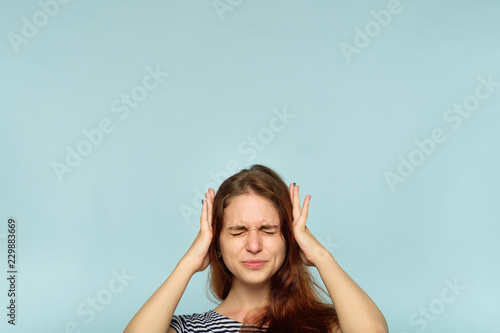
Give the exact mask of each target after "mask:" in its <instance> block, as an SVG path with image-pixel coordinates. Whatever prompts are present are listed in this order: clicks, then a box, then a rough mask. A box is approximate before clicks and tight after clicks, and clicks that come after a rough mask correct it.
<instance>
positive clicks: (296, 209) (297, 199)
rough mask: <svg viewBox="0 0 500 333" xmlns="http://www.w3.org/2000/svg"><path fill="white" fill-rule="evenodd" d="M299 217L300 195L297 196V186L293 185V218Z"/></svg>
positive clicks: (295, 219)
mask: <svg viewBox="0 0 500 333" xmlns="http://www.w3.org/2000/svg"><path fill="white" fill-rule="evenodd" d="M299 217H300V196H299V186H298V185H297V186H295V187H294V189H293V220H294V221H297V220H298V219H299Z"/></svg>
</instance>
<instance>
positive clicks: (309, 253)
mask: <svg viewBox="0 0 500 333" xmlns="http://www.w3.org/2000/svg"><path fill="white" fill-rule="evenodd" d="M290 197H291V198H292V206H293V234H294V236H295V240H296V241H297V243H298V245H299V247H300V250H301V252H300V258H301V259H302V261H303V262H304V264H306V265H307V266H316V263H317V261H318V259H320V258H322V257H324V256H325V255H326V254H330V252H329V251H328V250H327V249H326V248H325V247H324V246H323V245H321V243H320V242H319V241H318V240H317V239H316V237H314V235H313V234H312V233H311V231H309V229H308V228H307V226H306V221H307V214H308V212H309V201H310V200H311V196H310V195H307V196H306V198H305V199H304V205H303V207H302V208H300V197H299V186H295V185H293V183H292V184H290Z"/></svg>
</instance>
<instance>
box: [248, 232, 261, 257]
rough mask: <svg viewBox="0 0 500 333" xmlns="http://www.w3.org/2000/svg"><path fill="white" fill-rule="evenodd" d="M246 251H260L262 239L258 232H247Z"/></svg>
mask: <svg viewBox="0 0 500 333" xmlns="http://www.w3.org/2000/svg"><path fill="white" fill-rule="evenodd" d="M246 249H247V251H248V252H251V253H258V252H260V251H262V237H261V235H260V233H259V230H257V229H253V230H249V231H248V235H247V244H246Z"/></svg>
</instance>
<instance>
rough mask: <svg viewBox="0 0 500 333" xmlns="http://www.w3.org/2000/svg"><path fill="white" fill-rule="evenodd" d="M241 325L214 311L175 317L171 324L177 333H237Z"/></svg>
mask: <svg viewBox="0 0 500 333" xmlns="http://www.w3.org/2000/svg"><path fill="white" fill-rule="evenodd" d="M241 325H242V323H240V322H239V321H235V320H232V319H229V318H228V317H224V316H223V315H221V314H218V313H217V312H215V311H214V310H209V311H207V312H203V313H195V314H192V315H178V316H176V315H174V316H172V321H171V322H170V326H171V327H173V329H174V330H175V331H176V332H177V333H192V332H197V333H236V332H239V331H240V328H241ZM255 332H259V331H255Z"/></svg>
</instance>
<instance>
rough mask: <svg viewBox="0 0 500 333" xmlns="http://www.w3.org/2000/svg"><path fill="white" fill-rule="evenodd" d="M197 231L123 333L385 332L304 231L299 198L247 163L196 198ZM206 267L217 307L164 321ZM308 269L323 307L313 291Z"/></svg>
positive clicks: (377, 315)
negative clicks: (325, 293) (311, 269)
mask: <svg viewBox="0 0 500 333" xmlns="http://www.w3.org/2000/svg"><path fill="white" fill-rule="evenodd" d="M205 197H206V200H204V201H203V202H202V213H201V219H200V222H201V224H200V231H199V232H198V235H197V236H196V238H195V240H194V242H193V244H192V245H191V247H190V248H189V250H188V251H187V253H186V254H185V255H184V257H182V259H181V260H180V261H179V263H178V264H177V266H176V267H175V269H174V271H173V272H172V274H171V275H170V276H169V277H168V279H167V280H166V281H165V282H164V283H163V284H162V285H161V286H160V288H158V290H157V291H156V292H155V293H154V294H153V295H152V296H151V297H150V298H149V300H148V301H147V302H146V303H145V304H144V305H143V306H142V308H141V309H140V310H139V311H138V312H137V314H136V315H135V316H134V317H133V318H132V320H131V321H130V323H129V324H128V326H127V327H126V328H125V331H124V333H136V332H137V333H139V332H140V333H146V332H147V333H156V332H158V333H160V332H161V333H175V332H177V333H179V332H257V331H260V332H273V333H274V332H318V333H319V332H321V333H324V332H343V333H354V332H355V333H358V332H363V333H368V332H388V329H387V323H386V321H385V318H384V316H383V315H382V313H381V312H380V310H379V309H378V308H377V306H376V305H375V303H374V302H373V301H372V300H371V299H370V297H368V295H367V294H366V293H365V292H364V291H363V290H362V289H361V288H360V287H359V286H358V285H357V284H356V283H355V282H354V281H353V280H352V279H351V278H350V277H349V276H348V275H347V274H346V273H345V272H344V270H343V269H342V268H341V267H340V266H339V264H338V263H337V262H336V261H335V259H334V258H333V256H332V255H331V253H330V252H329V251H328V250H327V249H326V248H325V247H324V246H322V245H321V243H319V242H318V240H317V239H316V238H315V237H314V236H313V235H312V233H311V232H310V231H309V229H308V228H307V226H306V220H307V214H308V210H309V201H310V199H311V196H306V198H305V200H304V203H303V207H302V208H301V207H300V199H299V186H296V185H295V183H294V184H290V186H289V187H287V185H286V184H285V183H284V182H283V180H282V179H281V178H280V176H279V175H278V174H277V173H276V172H274V171H273V170H271V169H270V168H268V167H265V166H262V165H254V166H252V167H251V168H249V169H244V170H242V171H240V172H239V173H237V174H235V175H233V176H231V177H229V178H228V179H226V180H225V181H224V182H223V183H222V184H221V186H220V187H219V190H218V191H217V194H215V192H214V190H213V189H209V191H208V192H207V193H205ZM209 265H210V288H211V291H212V293H213V294H214V295H215V296H216V297H217V298H218V299H219V300H220V301H221V303H220V304H219V305H218V306H217V307H216V308H215V309H213V310H209V311H207V312H204V313H201V314H193V315H178V316H175V315H174V311H175V308H176V307H177V304H178V302H179V300H180V298H181V296H182V294H183V293H184V290H185V288H186V286H187V284H188V282H189V280H190V279H191V277H192V276H193V274H195V273H196V272H201V271H203V270H205V269H206V268H207V267H208V266H209ZM306 266H314V267H315V268H316V269H317V270H318V272H319V275H320V277H321V279H322V281H323V283H324V285H325V286H326V289H327V291H328V296H329V298H330V299H331V303H330V302H325V301H324V300H322V298H321V297H320V296H321V294H319V293H318V290H320V288H319V287H318V286H317V285H316V283H315V282H314V280H313V279H312V276H311V275H310V273H309V269H308V268H307V267H306Z"/></svg>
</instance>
